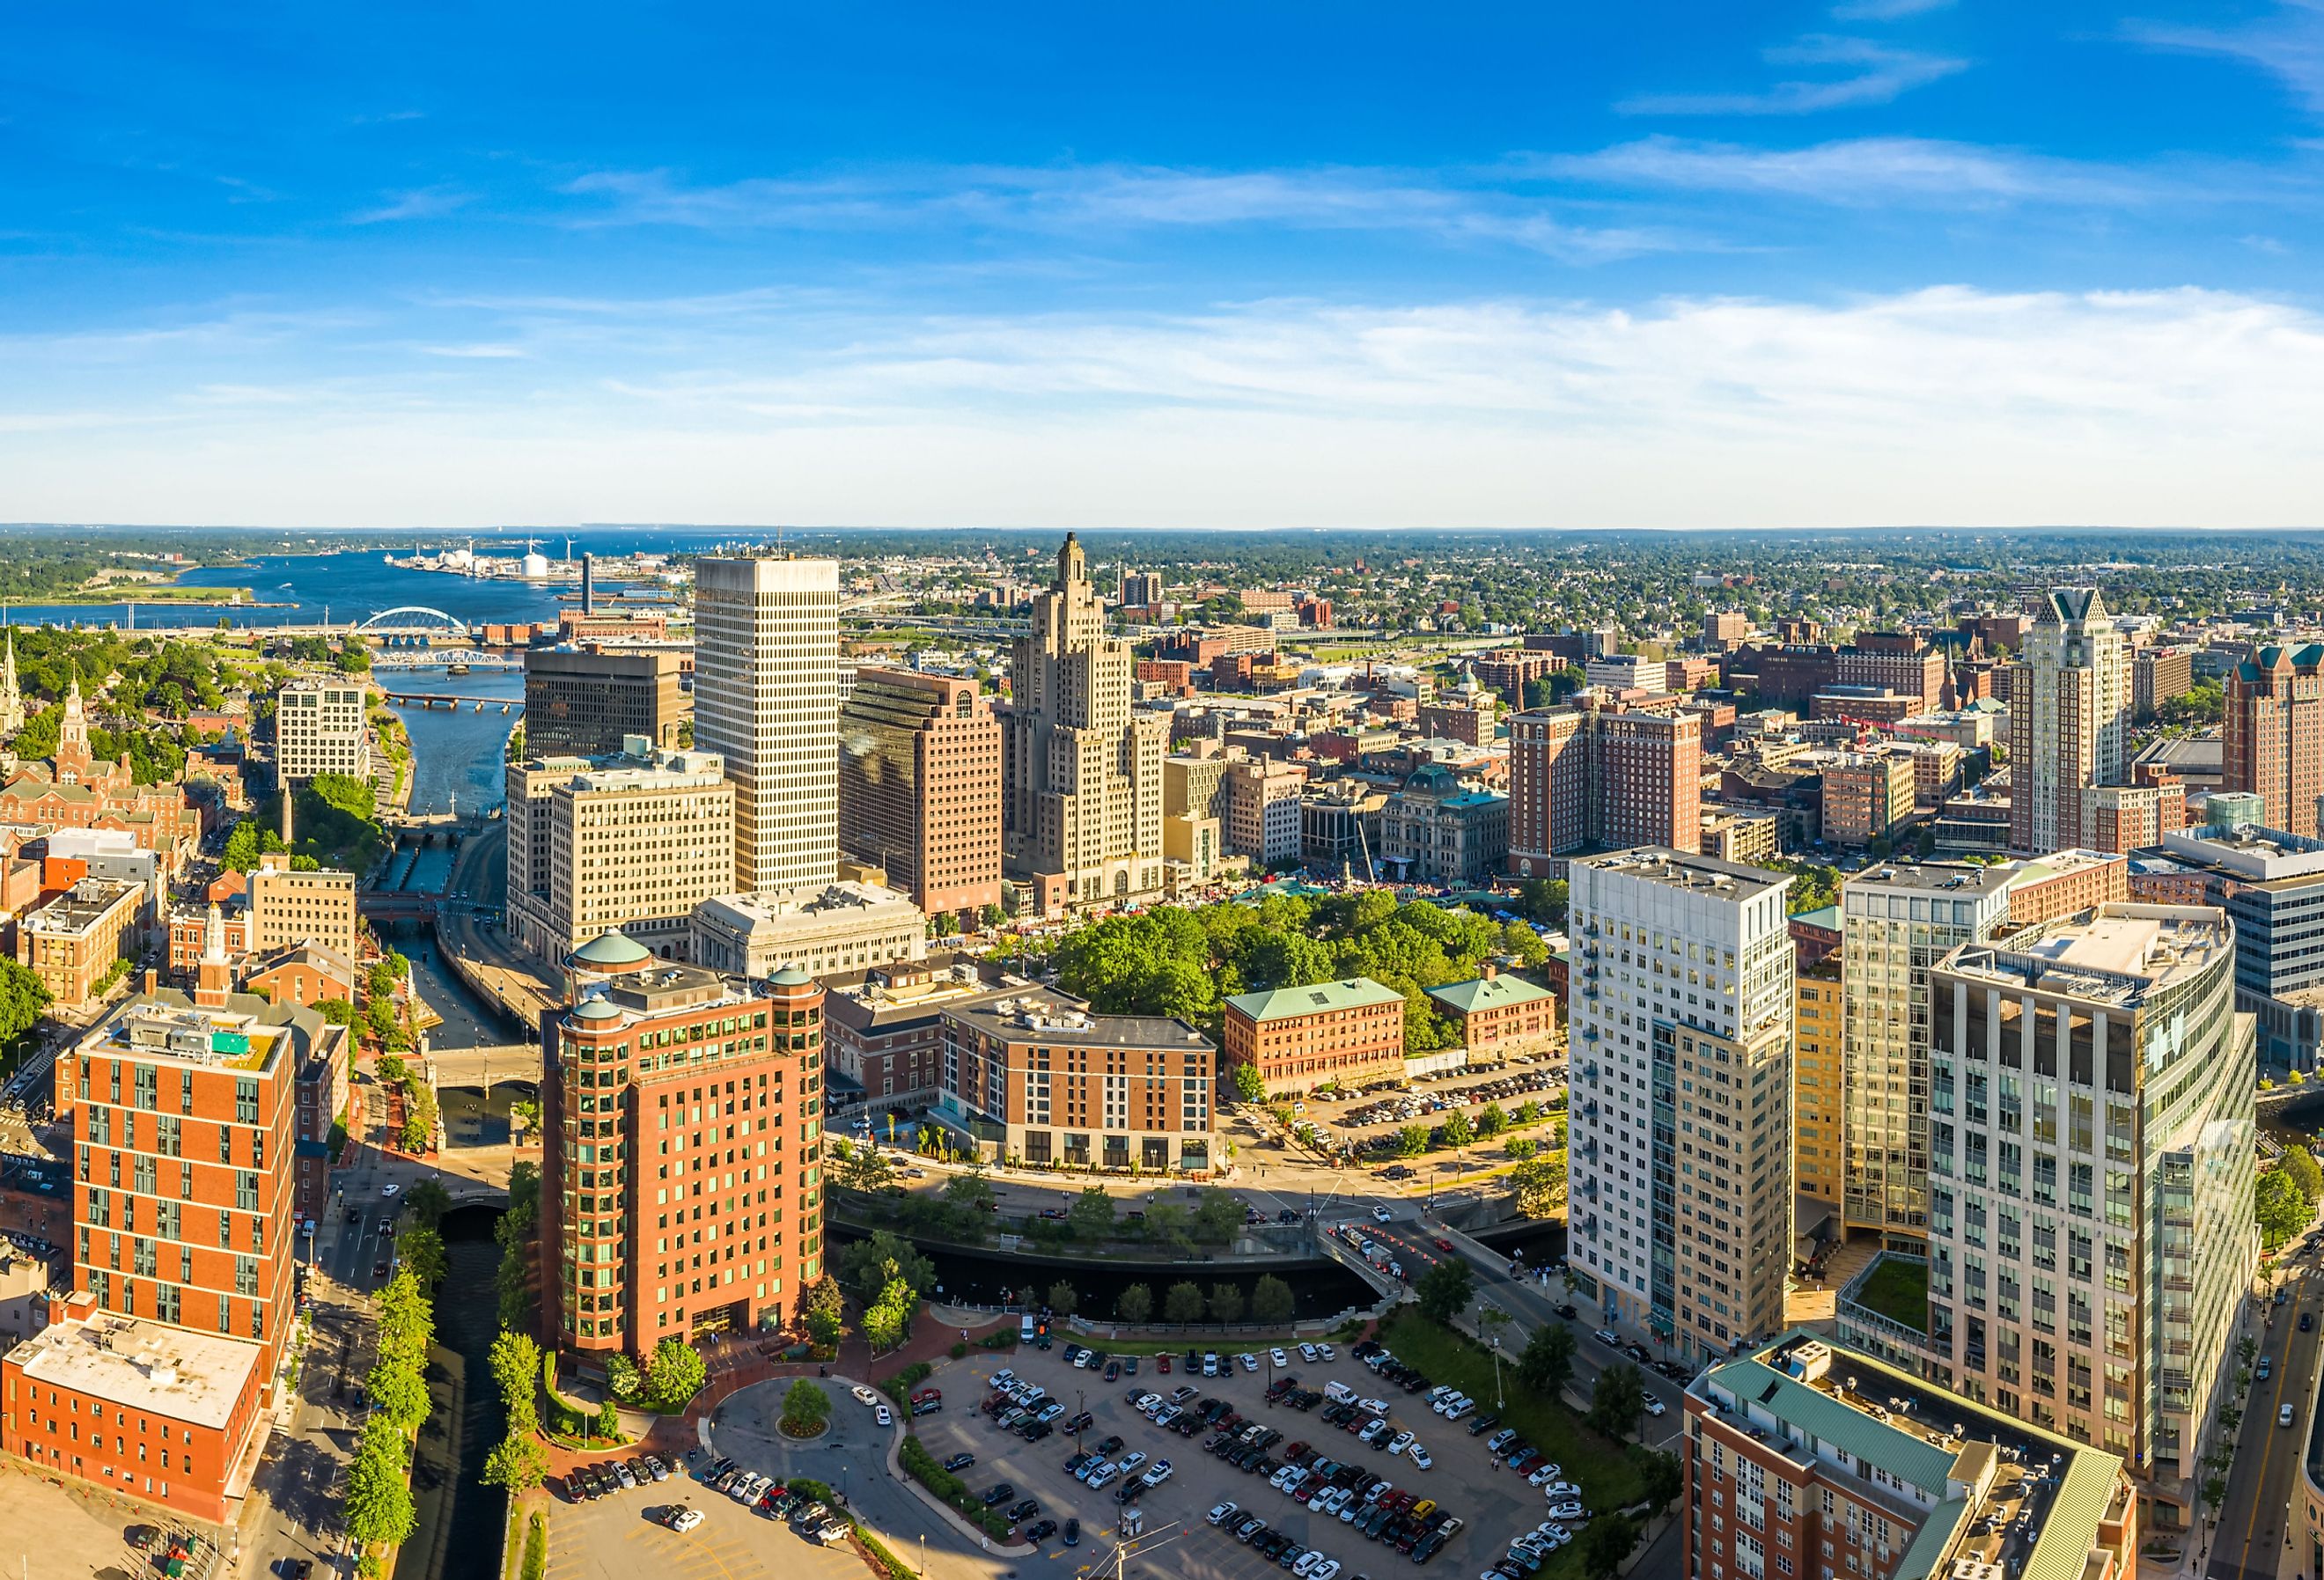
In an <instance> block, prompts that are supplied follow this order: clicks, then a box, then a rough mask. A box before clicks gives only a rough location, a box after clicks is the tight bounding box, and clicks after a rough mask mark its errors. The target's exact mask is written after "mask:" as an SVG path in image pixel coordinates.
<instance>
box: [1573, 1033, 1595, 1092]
mask: <svg viewBox="0 0 2324 1580" xmlns="http://www.w3.org/2000/svg"><path fill="white" fill-rule="evenodd" d="M1590 1035H1591V1037H1593V1038H1594V1037H1596V1036H1597V1035H1598V1033H1597V1030H1596V1029H1595V1028H1594V1027H1593V1028H1592V1029H1591V1033H1590ZM1574 1074H1575V1075H1576V1076H1580V1077H1581V1078H1582V1080H1585V1081H1587V1082H1589V1083H1590V1084H1591V1086H1596V1085H1597V1084H1598V1067H1597V1066H1596V1065H1594V1064H1586V1065H1583V1066H1582V1067H1581V1068H1580V1069H1578V1070H1576V1071H1575V1072H1574Z"/></svg>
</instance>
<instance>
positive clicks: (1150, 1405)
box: [1138, 1393, 1162, 1416]
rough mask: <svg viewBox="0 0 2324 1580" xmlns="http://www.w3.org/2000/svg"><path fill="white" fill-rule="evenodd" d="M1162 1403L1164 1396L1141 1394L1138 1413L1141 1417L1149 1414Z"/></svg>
mask: <svg viewBox="0 0 2324 1580" xmlns="http://www.w3.org/2000/svg"><path fill="white" fill-rule="evenodd" d="M1161 1402H1162V1396H1161V1395H1160V1394H1158V1393H1141V1394H1139V1396H1138V1413H1139V1415H1141V1416H1142V1415H1146V1414H1148V1413H1150V1412H1151V1411H1152V1410H1153V1409H1154V1407H1155V1406H1157V1405H1158V1404H1160V1403H1161Z"/></svg>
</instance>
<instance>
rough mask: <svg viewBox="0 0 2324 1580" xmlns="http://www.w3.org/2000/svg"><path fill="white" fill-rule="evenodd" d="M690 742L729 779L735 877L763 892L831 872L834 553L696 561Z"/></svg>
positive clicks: (817, 883)
mask: <svg viewBox="0 0 2324 1580" xmlns="http://www.w3.org/2000/svg"><path fill="white" fill-rule="evenodd" d="M694 634H695V659H694V742H695V744H696V746H698V747H700V748H701V749H702V750H703V751H705V752H715V753H719V754H720V755H721V756H722V757H724V759H725V762H726V777H727V778H728V779H729V780H732V781H733V784H734V887H735V889H736V890H737V891H739V892H742V893H745V894H752V895H758V896H761V897H764V896H768V895H773V894H779V893H782V892H785V891H788V890H797V889H807V888H820V887H822V886H823V885H824V884H826V883H828V882H831V881H832V880H833V879H834V878H835V876H837V875H838V872H839V832H838V831H839V709H840V705H841V704H842V703H843V702H844V701H845V699H846V695H847V683H848V680H849V679H850V678H851V674H852V671H850V670H847V669H844V668H843V667H842V665H841V664H840V661H839V563H838V561H836V560H832V559H771V558H768V559H761V558H756V557H753V558H750V559H725V558H718V559H702V560H698V561H696V564H695V568H694Z"/></svg>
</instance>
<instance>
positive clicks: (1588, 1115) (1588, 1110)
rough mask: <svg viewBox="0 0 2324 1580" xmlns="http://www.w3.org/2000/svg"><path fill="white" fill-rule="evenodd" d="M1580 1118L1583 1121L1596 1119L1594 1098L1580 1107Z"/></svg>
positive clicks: (1596, 1111) (1596, 1104) (1596, 1106)
mask: <svg viewBox="0 0 2324 1580" xmlns="http://www.w3.org/2000/svg"><path fill="white" fill-rule="evenodd" d="M1597 1117H1598V1100H1597V1099H1596V1098H1595V1097H1593V1098H1591V1100H1590V1101H1589V1102H1587V1103H1584V1104H1582V1118H1584V1119H1595V1118H1597Z"/></svg>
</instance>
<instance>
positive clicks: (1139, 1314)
mask: <svg viewBox="0 0 2324 1580" xmlns="http://www.w3.org/2000/svg"><path fill="white" fill-rule="evenodd" d="M1113 1315H1114V1318H1115V1320H1116V1321H1119V1322H1127V1323H1131V1324H1137V1323H1140V1322H1144V1321H1145V1320H1146V1319H1147V1318H1148V1317H1151V1316H1153V1315H1154V1289H1153V1286H1151V1285H1150V1284H1132V1285H1130V1288H1128V1289H1124V1290H1122V1292H1121V1294H1120V1297H1119V1298H1116V1299H1115V1301H1114V1303H1113Z"/></svg>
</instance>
